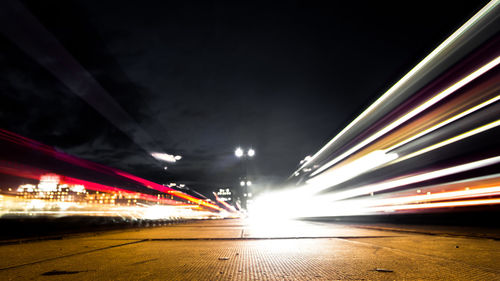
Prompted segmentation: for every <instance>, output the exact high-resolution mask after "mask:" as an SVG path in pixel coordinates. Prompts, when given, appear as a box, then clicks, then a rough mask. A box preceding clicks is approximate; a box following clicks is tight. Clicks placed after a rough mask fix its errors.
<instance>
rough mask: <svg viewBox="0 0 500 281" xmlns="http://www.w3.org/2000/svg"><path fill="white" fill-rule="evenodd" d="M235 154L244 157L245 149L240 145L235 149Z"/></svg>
mask: <svg viewBox="0 0 500 281" xmlns="http://www.w3.org/2000/svg"><path fill="white" fill-rule="evenodd" d="M234 155H236V157H238V158H239V157H242V156H243V149H241V148H240V147H238V148H237V149H236V150H235V151H234Z"/></svg>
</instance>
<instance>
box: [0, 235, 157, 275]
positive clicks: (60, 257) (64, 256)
mask: <svg viewBox="0 0 500 281" xmlns="http://www.w3.org/2000/svg"><path fill="white" fill-rule="evenodd" d="M146 241H148V240H147V239H143V240H138V241H133V242H127V243H124V244H118V245H112V246H108V247H104V248H99V249H93V250H88V251H83V252H78V253H73V254H68V255H63V256H58V257H53V258H48V259H43V260H38V261H34V262H27V263H23V264H18V265H12V266H8V267H3V268H0V271H2V270H8V269H14V268H19V267H23V266H27V265H33V264H37V263H42V262H47V261H53V260H57V259H62V258H68V257H73V256H78V255H83V254H88V253H93V252H98V251H102V250H107V249H112V248H117V247H122V246H127V245H131V244H137V243H142V242H146Z"/></svg>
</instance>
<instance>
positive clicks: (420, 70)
mask: <svg viewBox="0 0 500 281" xmlns="http://www.w3.org/2000/svg"><path fill="white" fill-rule="evenodd" d="M499 4H500V1H498V0H493V1H490V2H489V3H488V4H487V5H486V6H484V7H483V8H482V9H481V10H480V11H479V12H477V13H476V14H475V15H474V16H473V17H472V18H470V19H469V20H468V21H467V22H466V23H464V24H463V25H462V26H461V27H460V28H458V29H457V30H456V31H455V32H453V34H451V35H450V36H449V37H448V38H447V39H446V40H445V41H443V42H442V43H441V44H440V45H439V46H438V47H437V48H436V49H434V50H433V51H432V52H431V53H430V54H429V55H427V56H426V57H425V58H424V59H423V60H422V61H420V62H419V63H418V64H417V65H416V66H415V67H414V68H412V69H411V70H410V71H409V72H408V73H407V74H406V75H404V76H403V77H402V78H401V79H400V80H399V81H398V82H396V83H395V84H394V85H393V86H392V87H391V88H390V89H389V90H387V91H386V92H385V93H384V94H383V95H382V96H381V97H379V98H378V99H377V100H376V101H375V102H374V103H373V104H371V105H370V106H369V107H368V108H367V109H365V110H364V111H363V112H362V113H361V114H360V115H359V116H358V117H356V118H355V119H354V120H353V121H352V122H351V123H349V124H348V125H347V126H346V127H345V128H344V129H343V130H342V131H340V133H338V134H337V135H336V136H335V137H334V138H333V139H332V140H330V141H329V142H328V143H327V144H326V145H325V146H323V147H322V148H321V149H320V150H319V151H318V152H316V153H315V154H314V155H312V156H311V157H310V158H309V160H308V161H305V163H304V164H303V165H301V166H300V167H299V168H298V169H297V170H296V171H295V172H294V173H293V174H296V173H297V172H298V171H300V170H301V169H303V168H304V167H306V166H308V165H309V164H310V163H312V162H313V161H314V160H315V159H316V158H317V157H318V156H319V155H321V154H322V153H323V152H325V151H326V150H327V149H328V148H329V147H330V146H332V144H333V143H335V142H336V141H337V140H339V139H340V138H341V137H342V136H344V135H345V134H346V133H347V132H348V131H350V130H351V129H352V128H353V127H354V126H356V125H358V124H359V123H361V121H362V120H364V119H365V118H367V117H368V116H369V115H370V114H373V113H374V112H375V111H376V110H377V109H379V108H380V107H381V105H382V104H383V103H387V102H388V101H389V100H391V99H393V97H395V96H398V95H403V92H404V91H405V90H407V89H408V88H410V87H411V86H412V85H415V84H417V82H418V81H424V84H425V83H428V82H429V81H430V80H431V79H433V78H429V76H430V73H431V70H433V69H434V68H436V67H437V65H439V64H444V62H445V61H446V60H447V59H449V58H450V57H452V54H454V53H455V52H457V50H459V49H460V47H462V49H465V47H464V46H465V45H466V43H468V42H469V41H470V40H471V39H472V38H474V37H476V36H478V35H479V34H480V33H481V30H485V28H484V26H487V25H488V24H491V22H495V19H496V18H497V14H498V6H499ZM493 34H494V33H493ZM490 36H491V35H490ZM483 40H484V39H483ZM477 41H479V40H477ZM478 43H479V42H478ZM449 64H451V63H450V62H449ZM426 75H427V79H425V76H426ZM293 174H292V175H293Z"/></svg>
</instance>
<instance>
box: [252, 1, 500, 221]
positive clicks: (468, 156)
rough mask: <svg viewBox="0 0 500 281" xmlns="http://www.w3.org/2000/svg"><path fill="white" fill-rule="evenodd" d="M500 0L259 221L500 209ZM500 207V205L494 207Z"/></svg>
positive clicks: (305, 163) (269, 197)
mask: <svg viewBox="0 0 500 281" xmlns="http://www.w3.org/2000/svg"><path fill="white" fill-rule="evenodd" d="M499 3H500V1H491V2H489V3H488V4H487V5H486V6H485V7H484V8H483V9H481V10H480V11H479V12H478V13H477V14H476V15H474V16H473V17H472V18H471V19H470V20H469V21H467V22H466V23H465V24H464V25H463V26H462V27H460V28H459V29H458V30H457V31H456V32H454V33H453V34H452V35H451V36H450V37H448V38H447V39H446V40H445V41H444V42H443V43H442V44H441V45H439V46H438V47H437V48H436V49H435V50H434V51H432V52H431V53H430V54H429V55H428V56H427V57H425V58H424V59H423V60H422V61H421V62H420V63H418V64H417V65H416V66H415V67H414V68H413V69H411V70H410V71H409V72H408V73H407V74H406V75H405V76H404V77H403V78H401V79H400V80H399V81H398V82H397V83H395V84H394V85H393V86H392V87H391V88H390V89H389V90H387V91H386V92H385V93H384V94H383V95H382V96H381V97H380V98H379V99H378V100H376V101H375V102H374V103H373V104H372V105H370V106H369V107H368V108H367V109H366V110H365V111H363V112H362V113H361V114H360V115H359V116H358V117H356V118H355V119H354V120H353V121H352V122H351V123H350V124H348V125H347V126H346V127H345V128H344V129H343V130H341V131H340V132H339V133H338V134H337V135H336V136H335V137H334V138H333V139H332V140H330V141H329V142H328V143H327V144H326V145H325V146H324V147H322V148H321V149H320V150H319V151H318V152H316V153H314V154H313V156H312V157H308V158H307V159H304V160H302V161H301V162H300V163H299V168H298V169H297V170H296V171H295V172H294V173H293V174H292V176H290V178H289V179H291V180H293V182H291V184H290V187H289V188H288V189H285V190H281V191H279V192H274V193H267V194H264V195H263V196H261V197H260V198H256V202H255V205H256V206H258V208H257V207H256V210H255V211H254V215H257V216H259V217H260V218H261V219H266V218H267V217H269V216H270V214H271V213H272V214H273V215H272V216H273V217H275V216H278V217H287V218H293V217H322V216H344V215H371V214H384V213H387V214H391V213H395V212H403V213H404V212H410V211H411V212H426V210H429V209H433V210H434V211H439V212H450V211H454V210H456V208H460V209H461V210H464V208H470V207H472V206H476V207H477V206H483V207H485V206H486V207H498V205H497V204H500V177H499V175H500V173H499V171H500V156H499V155H500V150H499V147H500V146H499V144H500V129H499V128H500V126H499V125H500V119H499V116H500V102H499V101H500V66H499V64H500V35H499V32H500V5H499ZM495 205H496V206H495Z"/></svg>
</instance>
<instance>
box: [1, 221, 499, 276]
mask: <svg viewBox="0 0 500 281" xmlns="http://www.w3.org/2000/svg"><path fill="white" fill-rule="evenodd" d="M474 233H475V232H471V229H462V228H456V229H453V228H447V227H442V228H439V227H435V226H429V227H425V226H418V227H415V226H396V225H388V224H385V225H382V224H370V225H364V224H359V223H358V224H349V223H332V222H308V221H273V220H270V221H266V222H264V221H250V220H239V219H232V220H208V221H197V222H188V223H182V224H175V225H168V226H157V227H152V228H151V227H150V228H133V229H122V230H113V231H105V232H99V233H84V234H73V235H67V236H62V237H58V238H56V239H42V240H37V241H34V240H30V241H23V242H22V243H21V241H18V242H19V243H16V242H15V241H13V240H9V243H4V244H2V245H0V280H500V239H498V237H496V235H497V234H496V232H495V231H491V233H490V234H489V235H488V236H478V235H475V234H474Z"/></svg>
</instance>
